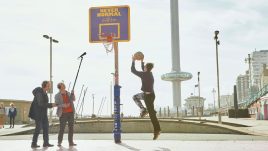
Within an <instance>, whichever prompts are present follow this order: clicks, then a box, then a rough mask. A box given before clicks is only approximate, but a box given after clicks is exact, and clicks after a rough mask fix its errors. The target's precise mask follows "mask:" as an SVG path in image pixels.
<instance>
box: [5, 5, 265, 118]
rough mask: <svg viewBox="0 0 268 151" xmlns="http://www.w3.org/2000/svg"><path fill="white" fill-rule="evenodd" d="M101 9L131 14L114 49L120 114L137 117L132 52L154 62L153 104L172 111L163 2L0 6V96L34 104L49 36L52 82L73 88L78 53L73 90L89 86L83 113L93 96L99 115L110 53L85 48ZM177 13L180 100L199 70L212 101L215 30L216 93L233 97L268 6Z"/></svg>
mask: <svg viewBox="0 0 268 151" xmlns="http://www.w3.org/2000/svg"><path fill="white" fill-rule="evenodd" d="M104 5H106V6H112V5H129V6H130V9H131V41H130V42H127V43H126V42H122V43H119V53H120V54H119V57H120V58H119V59H120V60H119V63H120V69H119V72H120V85H122V89H121V91H122V92H121V94H122V95H121V100H122V103H123V104H124V112H125V113H126V114H127V115H129V114H132V115H138V111H139V110H138V108H137V107H136V106H135V104H134V102H133V101H132V95H133V94H135V93H138V92H140V80H139V79H138V78H137V77H135V76H134V75H132V74H131V73H130V65H131V55H132V54H133V53H134V52H136V51H142V52H144V54H145V61H148V62H149V61H150V62H154V63H155V69H154V76H155V91H156V101H155V104H156V106H171V105H172V90H171V83H169V82H166V81H162V80H161V75H162V74H164V73H167V72H170V70H171V50H170V49H171V46H170V45H171V42H170V10H169V1H168V0H146V1H142V0H135V1H131V0H113V1H110V0H88V1H82V0H77V1H71V0H58V1H53V0H46V1H41V0H27V1H21V0H14V1H3V0H2V1H0V16H1V24H0V34H1V36H2V37H1V39H0V52H1V55H0V69H1V75H0V77H1V78H0V80H1V84H0V90H1V93H0V98H1V99H5V98H9V99H25V100H32V98H33V96H32V94H31V91H32V89H33V88H35V87H36V86H39V85H40V83H41V82H42V81H43V80H45V79H49V41H48V40H46V39H44V38H43V37H42V35H43V34H48V35H50V36H52V37H54V38H55V39H57V40H58V41H59V42H60V43H58V44H54V45H53V79H54V80H53V81H54V82H55V83H58V82H60V81H62V80H64V81H65V83H66V84H67V85H68V84H69V82H73V81H74V78H75V74H76V71H77V67H78V64H79V60H77V57H78V56H79V55H80V54H82V53H83V52H84V51H86V52H87V53H88V54H87V56H85V59H84V62H83V64H82V67H81V71H80V75H79V79H78V82H77V86H76V92H77V95H78V94H79V92H80V89H81V87H82V85H83V84H85V86H88V94H87V95H86V99H85V113H86V114H91V113H92V110H91V109H92V108H91V104H92V99H91V95H92V94H95V100H96V104H97V107H95V108H97V109H98V107H99V104H100V102H101V99H102V97H105V96H106V97H107V98H109V87H110V82H111V80H112V76H111V74H110V73H111V72H113V67H114V66H113V65H114V64H113V54H108V55H107V54H106V53H105V50H104V48H103V46H102V45H101V44H90V43H89V42H88V9H89V8H90V7H93V6H104ZM179 8H180V10H179V15H180V50H181V69H182V71H186V72H191V73H192V74H193V78H192V79H191V80H189V81H185V82H182V99H183V100H184V99H185V98H187V97H188V96H189V95H190V94H191V93H193V92H194V85H195V84H197V72H198V71H200V72H201V74H200V75H201V77H200V79H201V96H203V97H205V98H206V103H212V102H213V96H212V92H211V91H212V89H213V88H216V65H215V63H216V60H215V41H214V40H213V36H214V31H215V30H219V31H220V34H219V40H220V41H221V45H220V46H219V61H220V85H221V86H220V87H221V94H231V93H232V90H233V88H232V87H233V85H234V84H235V80H236V77H237V76H238V75H239V74H243V73H244V72H245V70H246V69H247V65H246V64H245V62H244V58H246V57H247V54H248V53H250V52H252V51H253V50H254V49H255V48H256V49H257V50H261V49H267V48H268V47H267V35H268V34H267V33H268V29H267V25H268V20H267V17H268V14H267V13H266V10H267V9H268V3H267V1H265V0H257V1H254V2H253V1H252V0H214V1H211V0H202V1H200V0H180V1H179ZM54 90H55V91H57V90H56V88H55V89H54ZM196 94H197V90H196ZM106 103H107V101H106ZM109 104H110V103H109ZM97 109H95V112H96V110H97ZM107 111H108V112H110V111H109V110H108V108H107V104H106V106H105V107H104V110H103V113H107Z"/></svg>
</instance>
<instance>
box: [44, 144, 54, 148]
mask: <svg viewBox="0 0 268 151" xmlns="http://www.w3.org/2000/svg"><path fill="white" fill-rule="evenodd" d="M53 146H54V145H52V144H44V145H43V147H53Z"/></svg>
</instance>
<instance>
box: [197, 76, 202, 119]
mask: <svg viewBox="0 0 268 151" xmlns="http://www.w3.org/2000/svg"><path fill="white" fill-rule="evenodd" d="M197 76H198V102H199V105H198V109H199V112H198V114H199V120H201V103H200V77H199V76H200V72H197Z"/></svg>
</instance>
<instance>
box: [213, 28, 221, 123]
mask: <svg viewBox="0 0 268 151" xmlns="http://www.w3.org/2000/svg"><path fill="white" fill-rule="evenodd" d="M214 34H215V37H214V39H215V42H216V63H217V86H218V106H219V108H218V118H219V119H218V123H219V124H221V113H220V111H221V103H220V82H219V81H220V79H219V59H218V45H220V41H219V40H218V34H219V31H218V30H216V31H215V32H214Z"/></svg>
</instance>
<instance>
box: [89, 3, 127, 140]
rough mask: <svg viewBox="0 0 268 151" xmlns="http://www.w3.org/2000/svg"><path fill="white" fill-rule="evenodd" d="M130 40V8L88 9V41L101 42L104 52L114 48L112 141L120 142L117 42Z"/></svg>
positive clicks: (104, 7) (102, 7)
mask: <svg viewBox="0 0 268 151" xmlns="http://www.w3.org/2000/svg"><path fill="white" fill-rule="evenodd" d="M129 40H130V8H129V6H127V5H122V6H101V7H91V8H90V9H89V42H90V43H103V45H104V47H105V49H106V52H107V53H109V52H112V50H114V70H115V71H114V129H113V134H114V141H115V143H121V119H120V118H121V116H120V89H121V86H120V85H119V70H118V69H119V67H118V66H119V63H118V60H119V59H118V42H128V41H129Z"/></svg>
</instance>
